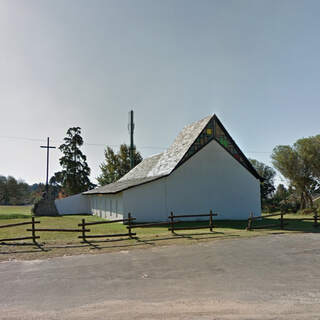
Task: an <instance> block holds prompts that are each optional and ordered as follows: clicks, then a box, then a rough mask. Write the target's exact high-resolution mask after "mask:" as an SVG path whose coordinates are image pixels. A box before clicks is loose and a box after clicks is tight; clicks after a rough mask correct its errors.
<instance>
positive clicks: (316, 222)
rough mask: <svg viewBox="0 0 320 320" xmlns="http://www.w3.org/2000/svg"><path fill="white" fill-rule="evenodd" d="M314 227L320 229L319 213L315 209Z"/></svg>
mask: <svg viewBox="0 0 320 320" xmlns="http://www.w3.org/2000/svg"><path fill="white" fill-rule="evenodd" d="M313 217H314V225H313V226H314V227H315V228H317V227H318V213H317V209H315V211H314V216H313Z"/></svg>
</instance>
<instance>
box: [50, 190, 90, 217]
mask: <svg viewBox="0 0 320 320" xmlns="http://www.w3.org/2000/svg"><path fill="white" fill-rule="evenodd" d="M54 203H55V205H56V208H57V210H58V212H59V214H60V215H64V214H88V213H90V206H89V199H88V197H87V196H84V195H83V194H81V193H79V194H76V195H73V196H70V197H67V198H63V199H56V200H55V201H54Z"/></svg>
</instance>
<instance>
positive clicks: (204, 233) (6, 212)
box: [0, 206, 320, 260]
mask: <svg viewBox="0 0 320 320" xmlns="http://www.w3.org/2000/svg"><path fill="white" fill-rule="evenodd" d="M30 209H31V207H18V206H16V207H5V206H0V226H1V225H5V224H10V223H18V222H24V221H26V220H29V219H31V212H30ZM311 216H312V215H310V216H306V215H297V214H288V215H285V219H286V220H288V221H289V225H288V226H285V230H280V228H279V227H278V228H272V229H271V228H270V229H257V230H254V231H246V227H247V221H237V220H216V221H214V225H215V228H214V232H213V233H210V232H209V229H199V230H183V231H177V232H176V233H177V235H172V234H171V232H170V231H168V228H167V226H161V227H156V228H134V229H133V232H136V233H137V237H138V238H137V239H133V240H132V239H128V238H122V239H116V238H109V239H92V240H91V239H90V242H91V244H81V240H80V239H79V238H78V236H79V235H80V233H69V232H37V233H36V234H37V235H40V237H41V238H40V239H39V243H41V244H44V248H47V249H48V250H49V251H48V252H43V251H41V250H40V251H39V249H37V250H38V251H35V249H30V250H29V251H28V250H17V246H1V245H0V260H6V259H9V258H16V255H17V254H18V253H21V254H19V255H18V256H19V257H20V258H26V259H31V258H32V259H34V258H35V259H37V258H41V257H51V256H61V255H65V254H81V253H92V252H109V251H110V250H111V251H114V250H119V249H121V248H126V249H128V248H134V247H150V246H155V245H170V244H189V243H194V242H198V241H208V240H218V239H225V238H229V239H232V238H237V237H254V236H259V235H267V234H272V233H273V234H274V233H292V232H314V233H318V232H320V227H319V228H314V227H313V221H297V220H296V219H299V218H306V217H311ZM83 218H84V219H85V220H86V221H87V222H91V221H103V219H101V218H98V217H96V216H88V215H86V216H85V215H70V216H61V217H36V221H40V224H37V225H36V228H55V229H59V228H63V229H78V228H80V227H78V224H79V223H81V220H82V219H83ZM278 219H279V217H270V218H266V219H263V220H261V221H255V222H254V225H268V224H271V223H276V222H277V220H278ZM206 224H207V223H206V222H183V223H181V224H179V226H181V227H187V226H190V227H194V226H202V225H206ZM27 228H30V226H19V227H11V228H0V239H5V238H17V237H25V236H30V235H31V232H28V231H26V229H27ZM87 228H89V229H90V230H91V232H90V233H88V234H89V235H94V234H112V233H127V228H126V226H125V225H123V224H122V223H112V224H100V225H93V226H88V227H87ZM101 240H102V241H101ZM3 248H6V251H4V253H5V254H4V255H1V253H2V251H3Z"/></svg>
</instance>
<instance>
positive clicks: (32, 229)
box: [31, 217, 37, 243]
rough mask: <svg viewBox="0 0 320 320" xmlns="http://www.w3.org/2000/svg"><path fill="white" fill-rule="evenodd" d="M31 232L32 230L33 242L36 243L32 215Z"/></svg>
mask: <svg viewBox="0 0 320 320" xmlns="http://www.w3.org/2000/svg"><path fill="white" fill-rule="evenodd" d="M31 232H32V241H33V243H37V242H36V231H35V225H34V217H31Z"/></svg>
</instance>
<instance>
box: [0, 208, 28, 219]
mask: <svg viewBox="0 0 320 320" xmlns="http://www.w3.org/2000/svg"><path fill="white" fill-rule="evenodd" d="M31 208H32V206H0V220H2V219H19V218H30V217H31Z"/></svg>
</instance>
